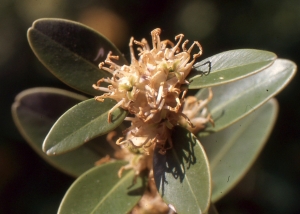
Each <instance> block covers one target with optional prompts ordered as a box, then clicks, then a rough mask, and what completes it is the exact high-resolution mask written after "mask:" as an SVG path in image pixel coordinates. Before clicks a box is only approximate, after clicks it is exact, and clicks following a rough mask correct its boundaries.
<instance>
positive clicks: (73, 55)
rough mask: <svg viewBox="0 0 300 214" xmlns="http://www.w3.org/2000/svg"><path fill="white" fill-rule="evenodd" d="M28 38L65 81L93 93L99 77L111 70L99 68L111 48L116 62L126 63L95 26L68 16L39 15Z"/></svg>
mask: <svg viewBox="0 0 300 214" xmlns="http://www.w3.org/2000/svg"><path fill="white" fill-rule="evenodd" d="M27 36H28V41H29V44H30V47H31V48H32V50H33V51H34V53H35V55H36V56H37V57H38V59H39V60H40V61H41V62H42V63H43V64H44V66H45V67H47V68H48V69H49V70H50V71H51V72H52V73H53V74H54V75H55V76H56V77H57V78H58V79H60V80H61V81H62V82H64V83H65V84H67V85H69V86H71V87H73V88H75V89H77V90H79V91H82V92H84V93H87V94H90V95H94V96H95V95H99V94H100V93H101V92H100V91H97V90H95V89H93V88H92V85H93V84H95V83H96V82H97V81H98V80H99V79H101V78H105V77H110V76H111V74H110V73H108V72H107V71H105V70H101V69H99V68H98V65H99V63H100V62H103V61H104V60H105V59H106V56H107V54H108V53H109V52H110V51H112V53H113V54H114V55H118V56H119V60H117V61H116V63H117V64H120V65H123V64H127V61H126V60H125V58H124V57H123V55H122V54H121V53H120V51H119V50H118V49H117V48H116V47H115V46H114V45H113V44H112V43H111V42H110V41H108V40H107V39H106V38H105V37H104V36H102V35H101V34H99V33H98V32H96V31H94V30H93V29H91V28H89V27H87V26H85V25H83V24H80V23H77V22H73V21H69V20H65V19H52V18H51V19H50V18H48V19H39V20H37V21H35V22H34V23H33V25H32V27H31V28H29V30H28V33H27Z"/></svg>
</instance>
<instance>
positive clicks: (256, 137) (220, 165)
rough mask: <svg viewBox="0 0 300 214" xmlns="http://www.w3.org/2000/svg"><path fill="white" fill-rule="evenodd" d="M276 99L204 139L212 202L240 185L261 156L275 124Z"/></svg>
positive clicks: (202, 140)
mask: <svg viewBox="0 0 300 214" xmlns="http://www.w3.org/2000/svg"><path fill="white" fill-rule="evenodd" d="M277 112H278V105H277V102H276V100H275V99H271V100H270V101H269V102H267V103H266V104H264V105H263V106H261V107H260V108H258V109H257V110H256V111H254V112H252V113H251V114H249V115H247V116H246V117H244V118H243V119H241V120H239V121H237V122H236V123H234V124H232V125H231V126H229V127H227V128H226V129H224V130H222V131H220V132H217V133H215V134H212V135H209V136H207V137H201V138H200V141H201V143H202V145H203V147H204V148H205V151H206V153H207V156H208V159H209V162H210V169H211V173H212V182H213V189H212V201H213V202H216V201H217V200H218V199H220V198H221V197H223V196H224V195H225V194H226V193H227V192H228V191H229V190H231V189H232V188H233V187H234V186H235V185H236V183H237V182H239V181H240V180H241V179H242V177H243V176H244V174H245V173H246V172H247V171H248V169H249V168H250V167H251V165H252V164H253V162H254V161H255V160H256V158H257V157H258V155H259V153H260V151H261V150H262V148H263V146H264V145H265V142H266V141H267V138H268V136H269V135H270V132H271V130H272V128H273V126H274V124H275V120H276V116H277Z"/></svg>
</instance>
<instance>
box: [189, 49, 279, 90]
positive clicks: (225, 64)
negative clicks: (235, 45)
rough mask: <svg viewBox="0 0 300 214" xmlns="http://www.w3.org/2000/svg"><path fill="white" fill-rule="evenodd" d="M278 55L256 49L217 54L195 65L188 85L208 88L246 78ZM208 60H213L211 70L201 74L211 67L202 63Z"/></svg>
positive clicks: (193, 87) (192, 87) (266, 65)
mask: <svg viewBox="0 0 300 214" xmlns="http://www.w3.org/2000/svg"><path fill="white" fill-rule="evenodd" d="M276 57H277V56H276V55H275V54H274V53H272V52H269V51H262V50H255V49H239V50H231V51H226V52H222V53H219V54H216V55H214V56H211V57H209V58H206V59H204V60H202V61H201V62H198V63H196V64H195V65H194V71H192V73H191V74H190V75H189V76H188V81H189V82H190V84H189V85H188V87H189V89H197V88H206V87H211V86H216V85H221V84H225V83H229V82H233V81H236V80H238V79H241V78H245V77H247V76H249V75H252V74H255V73H257V72H259V71H261V70H263V69H265V68H267V67H268V66H270V65H271V64H272V63H273V62H274V60H275V59H276ZM206 62H211V72H210V74H209V75H207V76H205V75H201V73H202V72H204V71H208V69H209V67H208V64H206V65H202V64H204V63H206ZM201 65H202V66H201Z"/></svg>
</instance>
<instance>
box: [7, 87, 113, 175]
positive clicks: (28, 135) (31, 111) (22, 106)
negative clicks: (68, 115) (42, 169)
mask: <svg viewBox="0 0 300 214" xmlns="http://www.w3.org/2000/svg"><path fill="white" fill-rule="evenodd" d="M85 99H86V97H84V96H81V95H78V94H75V93H71V92H68V91H65V90H61V89H55V88H44V87H43V88H32V89H28V90H25V91H23V92H21V93H20V94H18V96H17V97H16V99H15V102H14V104H13V105H12V116H13V119H14V122H15V124H16V126H17V128H18V130H19V131H20V133H21V134H22V136H23V137H24V138H25V139H26V141H27V142H28V143H29V144H30V146H31V147H32V148H33V149H34V150H35V151H36V152H37V153H38V154H39V155H40V156H41V157H42V158H43V159H44V160H46V161H47V162H48V163H50V164H51V165H52V166H54V167H56V168H58V169H59V170H61V171H63V172H65V173H67V174H69V175H71V176H74V177H77V176H79V175H80V174H82V173H83V172H85V171H87V170H88V169H90V168H92V167H93V166H94V163H95V162H96V161H98V160H99V159H101V158H102V157H104V156H105V155H107V154H111V155H112V154H113V152H114V150H113V149H112V148H111V147H110V145H109V144H108V143H105V142H106V140H105V139H99V138H97V139H95V141H97V146H96V145H94V144H95V142H89V143H88V144H85V145H84V146H82V147H80V148H79V149H77V150H74V151H71V152H69V153H67V154H63V155H60V156H55V157H53V156H52V157H50V156H48V155H46V154H45V153H44V152H43V151H42V144H43V141H44V139H45V137H46V135H47V133H48V132H49V130H50V128H51V126H52V125H53V124H54V123H55V121H56V120H57V119H58V118H59V116H60V115H62V114H63V113H64V112H65V111H66V110H68V109H69V108H70V107H72V106H74V105H75V104H77V103H79V102H80V101H82V100H85ZM103 138H104V137H103ZM99 141H100V142H101V141H104V142H102V143H98V142H99Z"/></svg>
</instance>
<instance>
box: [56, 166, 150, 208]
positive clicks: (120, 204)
mask: <svg viewBox="0 0 300 214" xmlns="http://www.w3.org/2000/svg"><path fill="white" fill-rule="evenodd" d="M124 165H126V162H124V161H116V162H112V163H107V164H104V165H100V166H98V167H95V168H93V169H91V170H89V171H87V172H86V173H84V174H83V175H82V176H80V177H79V178H78V179H77V180H76V181H75V182H74V183H73V184H72V186H71V187H70V188H69V190H68V191H67V193H66V194H65V196H64V198H63V200H62V202H61V204H60V207H59V210H58V213H59V214H69V213H73V214H76V213H78V214H82V213H120V214H121V213H124V214H125V213H128V212H129V211H130V210H131V209H132V208H133V207H134V206H135V204H137V202H138V201H139V200H140V198H141V197H142V195H143V193H144V191H145V188H146V186H147V185H146V181H145V180H144V179H141V178H140V177H138V179H136V183H134V184H133V179H134V171H132V170H130V171H124V172H123V176H122V178H118V170H119V169H120V168H121V167H122V166H124Z"/></svg>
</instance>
